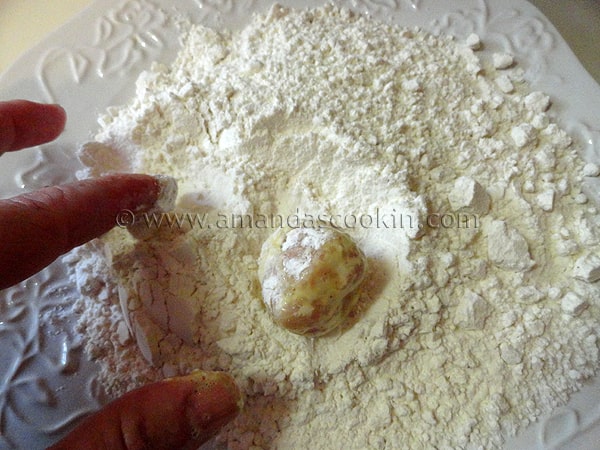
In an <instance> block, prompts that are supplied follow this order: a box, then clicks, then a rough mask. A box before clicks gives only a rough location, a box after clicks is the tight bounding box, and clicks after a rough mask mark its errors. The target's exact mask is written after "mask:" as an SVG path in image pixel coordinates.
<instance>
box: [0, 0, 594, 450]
mask: <svg viewBox="0 0 600 450" xmlns="http://www.w3.org/2000/svg"><path fill="white" fill-rule="evenodd" d="M271 3H272V2H271V1H262V0H237V1H236V0H180V1H178V2H171V1H169V0H154V1H151V0H129V1H126V0H125V1H122V0H97V1H96V3H94V4H93V5H92V6H91V7H90V8H88V9H86V10H85V11H84V12H83V13H82V14H81V15H80V16H78V17H77V18H76V19H75V20H73V21H72V22H70V23H69V24H67V25H66V26H64V27H63V28H61V29H60V30H58V31H57V32H55V33H54V34H53V35H51V36H50V37H49V38H48V39H47V40H45V41H44V42H43V43H41V44H40V45H38V46H37V47H36V48H34V49H33V50H31V51H30V52H28V53H27V54H26V55H24V56H23V57H22V58H21V59H20V60H19V61H18V62H17V63H16V64H15V65H14V66H13V67H12V68H10V69H9V70H8V71H7V72H5V74H4V75H3V77H2V78H0V99H9V98H28V99H31V100H38V101H49V102H58V103H60V104H62V105H63V106H65V108H66V110H67V113H68V116H69V122H68V125H67V128H66V130H65V133H64V134H63V135H62V136H61V137H60V139H59V140H57V141H56V142H54V143H52V144H49V145H46V146H42V147H38V148H35V149H29V150H26V151H23V152H19V153H14V154H6V155H4V156H2V159H1V160H0V162H1V164H0V197H8V196H11V195H14V194H18V193H21V192H23V191H28V190H32V189H35V188H38V187H41V186H44V185H49V184H55V183H60V182H64V181H68V180H71V179H73V173H74V170H75V169H76V168H77V163H76V160H75V158H74V157H73V152H74V149H75V148H76V147H77V145H78V144H80V143H82V142H84V141H86V140H88V139H89V137H90V136H91V135H92V134H93V132H94V130H95V129H96V127H97V126H96V124H95V120H96V117H97V115H98V113H99V112H101V111H102V110H104V109H105V108H106V107H108V106H110V105H114V104H119V103H121V102H124V101H125V100H126V99H127V98H128V97H129V96H130V95H132V93H133V89H134V80H135V79H136V78H137V75H138V74H139V72H140V71H141V70H143V69H144V68H146V67H148V66H149V65H150V63H151V62H152V61H155V60H158V61H162V62H168V61H169V60H171V59H172V58H173V57H174V56H175V53H176V51H177V49H178V39H177V38H178V36H179V34H180V31H181V26H182V23H183V22H182V21H181V19H189V20H192V21H194V22H201V23H204V24H207V25H210V26H215V27H223V26H228V27H238V26H240V25H241V24H243V23H245V22H247V21H248V19H249V16H250V13H252V12H256V11H260V12H262V11H265V10H266V9H267V8H268V6H270V4H271ZM281 3H284V4H287V5H290V6H294V7H298V8H300V7H306V6H316V5H319V4H322V3H323V2H320V1H308V2H301V1H282V2H281ZM338 3H342V4H344V5H346V6H349V7H351V8H352V9H355V10H358V11H361V12H367V13H368V14H370V15H372V16H373V17H375V18H380V19H383V20H389V21H393V22H395V23H398V24H401V25H407V26H412V25H419V26H422V27H423V28H425V29H427V30H431V31H433V32H440V31H441V32H446V33H451V34H453V35H455V36H457V37H458V38H464V37H465V36H466V35H467V34H469V33H471V32H475V33H477V34H479V35H480V36H481V37H482V39H483V41H484V43H485V48H486V50H485V52H491V51H498V50H504V51H508V52H511V53H513V54H514V55H515V57H516V60H517V61H518V63H519V66H520V67H522V68H523V69H524V70H525V73H526V79H527V80H529V81H530V82H531V85H532V88H533V89H536V90H542V91H545V92H546V93H548V94H550V95H551V97H552V100H553V107H552V113H553V114H555V115H556V116H557V119H558V121H559V122H560V123H561V124H562V126H563V127H564V128H566V129H567V130H568V131H569V132H570V133H571V134H572V135H573V136H574V137H575V138H576V140H578V142H579V144H580V146H581V147H582V151H583V156H584V158H585V159H586V160H588V161H594V162H596V163H600V129H599V128H598V127H599V125H598V124H600V108H599V107H598V105H600V86H598V84H597V83H596V82H595V81H594V80H593V79H592V78H591V77H590V76H589V75H588V74H587V72H585V70H584V69H583V68H582V66H581V65H580V64H579V62H578V61H577V60H576V58H575V57H574V56H573V54H572V53H571V51H570V50H569V49H568V47H567V45H566V44H565V42H564V41H563V39H562V38H561V37H560V36H559V34H558V32H557V31H556V30H555V28H554V27H553V26H552V25H551V24H550V22H549V21H548V20H547V19H545V18H544V17H543V15H542V14H541V13H540V12H539V11H538V10H536V9H535V8H534V7H533V6H531V5H530V4H529V3H527V2H525V1H523V0H505V1H502V2H498V1H491V0H489V1H485V0H450V1H444V2H440V1H435V0H345V1H341V2H338ZM174 4H176V5H177V6H176V7H175V6H173V5H174ZM595 190H596V191H597V192H598V191H600V189H598V186H596V189H595ZM74 295H75V294H74V289H73V286H71V285H69V282H68V280H67V279H66V277H65V274H64V269H63V267H62V266H61V265H60V264H54V265H53V266H51V267H50V268H48V269H46V270H44V271H43V272H41V273H40V274H38V275H36V276H35V277H33V278H31V279H30V280H28V281H27V282H25V283H22V284H21V285H19V286H16V287H15V288H11V289H8V290H6V291H3V292H1V293H0V342H1V344H2V345H1V348H2V352H1V353H0V426H1V429H0V431H1V433H0V448H23V447H27V448H29V449H33V448H43V447H45V446H46V445H48V444H49V443H51V442H53V441H55V440H56V439H58V438H59V437H60V436H61V435H62V434H63V433H64V432H66V431H67V430H68V429H69V428H70V427H71V426H72V425H73V424H74V423H75V422H76V421H77V419H78V418H79V417H81V415H83V414H86V413H87V412H89V411H90V410H92V409H94V408H96V407H98V405H99V404H100V403H101V402H102V399H101V398H98V397H99V394H98V389H97V386H95V383H94V373H95V370H96V367H95V366H94V365H93V364H92V363H89V362H87V361H86V358H85V356H84V355H83V354H82V351H81V348H80V343H79V342H78V338H77V336H76V334H75V333H74V332H73V324H72V322H71V319H72V312H71V311H70V309H69V308H70V305H71V302H72V299H73V296H74ZM599 405H600V379H598V378H597V379H596V380H594V381H593V382H590V383H588V385H587V386H586V387H584V389H583V390H582V391H581V392H580V393H578V394H576V395H575V396H574V397H573V398H572V400H571V401H570V403H569V404H568V405H567V406H566V407H564V408H561V409H560V410H558V411H556V413H555V414H554V415H553V416H552V417H547V418H544V419H543V420H541V421H540V422H539V423H537V424H534V425H533V426H531V427H530V428H529V429H527V430H525V431H524V432H523V433H521V435H520V436H519V437H518V438H517V439H511V440H510V441H509V442H507V444H506V448H511V449H514V448H523V449H525V448H527V449H536V448H537V449H542V448H578V449H592V448H597V442H600V406H599Z"/></svg>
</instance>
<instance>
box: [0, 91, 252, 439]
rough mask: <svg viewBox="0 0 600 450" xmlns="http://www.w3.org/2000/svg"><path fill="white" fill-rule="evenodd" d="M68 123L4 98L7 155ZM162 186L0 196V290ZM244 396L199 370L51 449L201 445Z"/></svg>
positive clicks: (141, 180) (120, 406) (114, 407)
mask: <svg viewBox="0 0 600 450" xmlns="http://www.w3.org/2000/svg"><path fill="white" fill-rule="evenodd" d="M65 120H66V115H65V111H64V110H63V109H62V108H61V107H60V106H57V105H44V104H39V103H33V102H28V101H24V100H17V101H9V102H0V154H1V153H3V152H6V151H14V150H19V149H22V148H25V147H30V146H34V145H39V144H42V143H44V142H48V141H50V140H53V139H55V138H56V137H57V136H58V135H59V134H60V133H61V132H62V130H63V129H64V126H65ZM159 190H160V188H159V184H158V182H157V180H156V179H155V178H154V177H152V176H149V175H136V174H118V175H110V176H105V177H101V178H97V179H92V180H84V181H78V182H75V183H70V184H66V185H62V186H53V187H47V188H44V189H41V190H38V191H35V192H31V193H28V194H23V195H19V196H17V197H13V198H10V199H5V200H0V233H1V236H2V239H1V240H0V289H4V288H6V287H8V286H11V285H13V284H15V283H17V282H19V281H21V280H23V279H25V278H27V277H29V276H30V275H33V274H34V273H36V272H38V271H39V270H41V269H42V268H44V267H45V266H47V265H48V264H50V263H51V262H52V261H54V260H55V259H56V258H58V257H59V256H60V255H62V254H64V253H66V252H67V251H69V250H70V249H72V248H74V247H76V246H78V245H81V244H83V243H85V242H87V241H89V240H91V239H93V238H95V237H98V236H100V235H101V234H103V233H105V232H107V231H109V230H110V229H111V228H112V227H113V226H114V225H115V218H116V217H117V214H118V213H119V212H120V211H122V210H132V211H137V212H144V211H147V210H148V209H150V208H152V207H153V206H154V204H155V202H156V200H157V198H158V195H159ZM240 398H241V397H240V392H239V390H238V388H237V386H236V385H235V383H234V381H233V379H232V378H231V377H230V376H229V375H227V374H225V373H220V372H200V371H198V372H193V373H192V374H190V375H188V376H185V377H177V378H171V379H167V380H163V381H160V382H158V383H154V384H150V385H147V386H144V387H142V388H140V389H137V390H134V391H132V392H130V393H128V394H125V395H124V396H123V397H121V398H119V399H117V400H115V401H114V402H112V403H110V404H109V405H107V406H106V407H105V408H103V409H102V410H101V411H99V412H98V413H96V414H94V415H92V416H90V417H88V418H87V419H85V420H84V421H83V422H82V423H81V424H80V425H79V426H78V427H77V428H76V429H75V430H74V431H72V432H71V434H69V435H68V436H67V437H66V438H64V439H63V440H62V441H60V442H59V443H57V444H56V445H54V446H53V447H51V448H52V449H53V450H62V449H65V450H66V449H79V448H85V449H91V450H100V449H106V450H109V449H110V450H125V449H127V450H132V449H143V448H152V449H163V448H164V449H184V448H196V447H198V446H199V445H200V444H201V443H202V442H205V441H206V440H208V439H209V438H210V437H211V436H212V435H214V434H215V433H216V432H217V431H218V430H219V429H220V428H221V426H222V425H224V424H225V423H227V422H229V421H230V420H231V419H233V417H235V415H236V414H237V412H238V410H239V405H240Z"/></svg>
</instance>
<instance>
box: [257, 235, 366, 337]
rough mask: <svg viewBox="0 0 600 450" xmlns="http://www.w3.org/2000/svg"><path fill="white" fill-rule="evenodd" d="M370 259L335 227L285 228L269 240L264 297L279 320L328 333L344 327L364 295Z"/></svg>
mask: <svg viewBox="0 0 600 450" xmlns="http://www.w3.org/2000/svg"><path fill="white" fill-rule="evenodd" d="M365 272H366V258H365V256H364V254H363V253H362V252H361V250H360V249H359V248H358V247H357V245H356V244H355V243H354V241H353V240H352V239H351V238H350V236H349V235H347V234H346V233H343V232H341V231H339V230H337V229H335V228H329V227H321V228H293V229H286V228H280V229H278V230H276V231H275V232H274V233H273V234H272V235H271V236H270V237H269V238H268V239H267V240H266V241H265V243H264V244H263V246H262V250H261V254H260V258H259V267H258V276H259V280H260V282H261V287H262V296H263V302H264V303H265V305H266V307H267V310H268V311H269V313H270V314H271V316H272V318H273V320H274V321H275V323H277V324H278V325H280V326H282V327H283V328H286V329H287V330H289V331H291V332H293V333H297V334H301V335H305V336H312V337H315V336H322V335H324V334H327V333H329V332H331V331H332V330H334V329H335V328H337V327H338V326H340V325H341V324H342V323H343V322H344V320H345V319H346V317H348V314H349V313H350V312H351V311H352V308H353V307H354V305H355V304H356V302H357V300H358V298H359V294H360V293H359V292H358V290H357V288H358V287H359V285H360V283H361V281H362V280H363V278H364V276H365Z"/></svg>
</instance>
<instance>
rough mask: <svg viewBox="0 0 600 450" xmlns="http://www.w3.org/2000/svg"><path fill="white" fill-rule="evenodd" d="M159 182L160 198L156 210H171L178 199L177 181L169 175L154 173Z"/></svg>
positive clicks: (155, 205)
mask: <svg viewBox="0 0 600 450" xmlns="http://www.w3.org/2000/svg"><path fill="white" fill-rule="evenodd" d="M153 176H154V179H155V180H156V182H157V183H158V198H157V199H156V203H155V204H154V208H153V209H154V210H157V211H159V212H166V211H171V210H172V209H173V208H175V200H177V181H175V178H173V177H171V176H169V175H153Z"/></svg>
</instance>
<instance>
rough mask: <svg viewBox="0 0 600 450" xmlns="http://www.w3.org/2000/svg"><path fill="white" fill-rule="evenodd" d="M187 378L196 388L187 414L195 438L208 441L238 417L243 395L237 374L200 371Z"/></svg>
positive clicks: (190, 398) (188, 405) (189, 402)
mask: <svg viewBox="0 0 600 450" xmlns="http://www.w3.org/2000/svg"><path fill="white" fill-rule="evenodd" d="M186 378H188V379H189V380H190V381H192V382H193V384H194V387H195V390H194V393H193V394H192V395H190V397H189V398H188V402H187V405H186V416H187V418H188V421H189V425H190V427H191V429H192V430H193V433H192V434H193V439H194V440H198V441H201V442H205V441H206V440H208V439H210V438H211V437H213V436H214V435H216V434H217V433H218V432H219V430H220V429H221V428H222V427H223V425H225V424H226V423H228V422H230V421H231V420H233V419H234V418H235V416H237V414H238V412H239V411H240V409H241V407H242V403H243V401H242V395H241V393H240V390H239V389H238V387H237V385H236V384H235V381H234V380H233V377H231V376H230V375H229V374H227V373H224V372H204V371H196V372H193V373H191V374H190V375H188V376H187V377H186Z"/></svg>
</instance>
